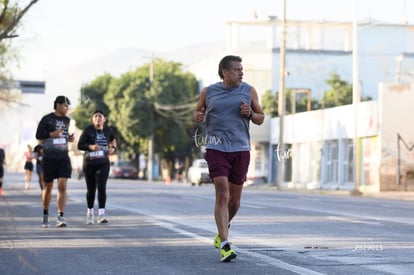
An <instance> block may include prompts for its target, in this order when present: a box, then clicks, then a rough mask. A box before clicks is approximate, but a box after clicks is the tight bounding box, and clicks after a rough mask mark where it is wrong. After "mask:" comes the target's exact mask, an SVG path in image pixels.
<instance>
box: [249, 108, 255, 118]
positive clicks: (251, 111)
mask: <svg viewBox="0 0 414 275" xmlns="http://www.w3.org/2000/svg"><path fill="white" fill-rule="evenodd" d="M253 115H254V112H253V110H250V115H249V118H250V119H252V118H253Z"/></svg>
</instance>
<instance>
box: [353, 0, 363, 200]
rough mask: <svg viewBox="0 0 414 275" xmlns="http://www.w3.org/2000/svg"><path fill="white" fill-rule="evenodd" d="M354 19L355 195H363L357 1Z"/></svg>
mask: <svg viewBox="0 0 414 275" xmlns="http://www.w3.org/2000/svg"><path fill="white" fill-rule="evenodd" d="M353 5H354V7H353V9H354V19H353V24H352V104H353V105H354V116H355V118H354V152H353V153H354V183H355V186H354V190H353V191H352V193H353V194H354V195H361V192H360V191H359V185H360V163H359V157H358V153H359V142H358V105H359V102H360V97H361V95H360V91H359V72H358V23H357V0H354V2H353Z"/></svg>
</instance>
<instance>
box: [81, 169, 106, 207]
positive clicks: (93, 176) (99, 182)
mask: <svg viewBox="0 0 414 275" xmlns="http://www.w3.org/2000/svg"><path fill="white" fill-rule="evenodd" d="M83 172H84V173H85V181H86V188H87V191H86V202H87V204H88V208H89V209H91V208H93V207H94V203H95V194H96V189H98V206H99V208H105V204H106V181H107V179H108V175H109V163H107V164H99V165H91V164H89V165H88V164H86V165H84V166H83Z"/></svg>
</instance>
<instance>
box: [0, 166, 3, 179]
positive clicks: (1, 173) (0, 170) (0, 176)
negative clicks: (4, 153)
mask: <svg viewBox="0 0 414 275" xmlns="http://www.w3.org/2000/svg"><path fill="white" fill-rule="evenodd" d="M3 176H4V168H3V164H0V178H2V177H3Z"/></svg>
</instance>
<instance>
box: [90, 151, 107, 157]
mask: <svg viewBox="0 0 414 275" xmlns="http://www.w3.org/2000/svg"><path fill="white" fill-rule="evenodd" d="M104 156H105V154H104V151H102V150H100V151H94V152H89V157H90V158H91V159H96V158H103V157H104Z"/></svg>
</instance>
